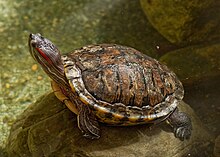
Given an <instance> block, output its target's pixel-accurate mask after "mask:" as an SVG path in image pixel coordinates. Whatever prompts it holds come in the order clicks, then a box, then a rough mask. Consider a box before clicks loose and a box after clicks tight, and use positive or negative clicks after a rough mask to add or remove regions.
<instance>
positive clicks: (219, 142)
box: [214, 135, 220, 157]
mask: <svg viewBox="0 0 220 157" xmlns="http://www.w3.org/2000/svg"><path fill="white" fill-rule="evenodd" d="M214 156H215V157H218V156H220V135H219V136H218V137H217V138H216V139H215V148H214Z"/></svg>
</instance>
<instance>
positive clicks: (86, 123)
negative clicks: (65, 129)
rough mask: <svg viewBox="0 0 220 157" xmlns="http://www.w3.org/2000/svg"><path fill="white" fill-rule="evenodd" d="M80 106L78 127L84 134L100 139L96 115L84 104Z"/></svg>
mask: <svg viewBox="0 0 220 157" xmlns="http://www.w3.org/2000/svg"><path fill="white" fill-rule="evenodd" d="M78 108H79V109H78V116H77V120H78V127H79V128H80V130H81V131H82V132H83V134H84V135H83V136H84V137H87V138H90V139H98V138H99V137H100V129H99V124H98V121H97V119H96V117H95V115H94V114H93V113H92V112H91V111H90V109H89V107H88V106H86V105H84V104H82V105H80V106H79V107H78Z"/></svg>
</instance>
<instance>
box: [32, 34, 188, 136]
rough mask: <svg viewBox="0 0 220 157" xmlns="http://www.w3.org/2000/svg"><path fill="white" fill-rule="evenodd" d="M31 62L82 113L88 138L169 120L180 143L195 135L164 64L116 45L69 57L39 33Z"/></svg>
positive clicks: (80, 123)
mask: <svg viewBox="0 0 220 157" xmlns="http://www.w3.org/2000/svg"><path fill="white" fill-rule="evenodd" d="M29 47H30V53H31V55H32V57H33V58H34V59H35V60H36V61H37V62H38V63H40V64H41V66H42V68H43V70H44V71H45V72H46V73H47V74H48V76H50V78H51V79H52V80H53V82H52V88H53V90H54V93H55V95H56V96H57V98H58V99H59V100H61V101H62V102H64V103H65V104H66V106H67V107H68V108H69V109H70V110H71V111H72V112H74V113H76V114H77V119H78V126H79V128H80V130H81V131H82V132H83V134H84V136H86V137H89V138H99V137H100V130H99V123H98V121H100V122H103V123H107V124H112V125H123V126H127V125H137V124H144V123H153V124H154V123H158V122H161V121H164V120H167V122H168V123H169V124H170V125H171V126H172V127H173V130H174V134H175V136H176V137H178V138H179V139H181V140H184V139H188V138H189V137H190V135H191V130H192V125H191V120H190V118H189V117H188V116H187V114H186V113H183V112H180V111H179V110H178V108H177V105H178V104H179V102H180V101H181V100H182V98H183V95H184V90H183V86H182V84H181V82H180V81H179V80H178V78H177V76H176V75H175V74H174V73H173V72H172V71H170V70H169V69H168V68H167V67H166V66H165V65H162V64H160V63H159V62H158V61H157V60H155V59H152V58H151V57H148V56H146V55H144V54H142V53H140V52H139V51H137V50H135V49H133V48H130V47H126V46H120V45H116V44H98V45H89V46H85V47H82V48H81V49H77V50H75V51H73V52H71V53H69V54H67V55H61V54H60V51H59V50H58V49H57V48H56V46H55V45H54V44H53V43H52V42H51V41H49V40H48V39H46V38H44V37H43V36H41V35H40V34H30V37H29Z"/></svg>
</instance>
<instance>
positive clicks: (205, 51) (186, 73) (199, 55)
mask: <svg viewBox="0 0 220 157" xmlns="http://www.w3.org/2000/svg"><path fill="white" fill-rule="evenodd" d="M159 60H160V61H161V62H163V63H165V64H166V65H167V66H168V67H169V68H170V69H172V70H173V71H174V72H175V73H176V74H177V76H178V77H179V78H180V79H181V80H182V81H183V82H184V83H192V82H195V81H197V80H204V79H208V78H210V77H216V76H219V75H220V43H217V44H213V45H206V46H204V45H200V46H192V47H187V48H182V49H179V50H176V51H172V52H169V53H167V54H165V55H164V56H162V57H161V58H160V59H159Z"/></svg>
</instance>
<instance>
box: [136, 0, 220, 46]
mask: <svg viewBox="0 0 220 157" xmlns="http://www.w3.org/2000/svg"><path fill="white" fill-rule="evenodd" d="M140 2H141V6H142V8H143V11H144V12H145V14H146V16H147V18H148V20H149V21H150V22H151V24H152V25H153V26H154V27H155V28H156V29H157V30H158V32H160V33H161V34H162V35H163V36H164V37H165V38H166V39H168V40H169V41H170V42H172V43H176V44H189V43H198V42H202V41H213V40H215V39H217V38H218V39H219V38H220V23H219V18H220V2H219V1H216V0H202V1H201V0H194V1H191V0H185V1H181V0H179V1H177V0H166V1H165V0H140Z"/></svg>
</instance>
